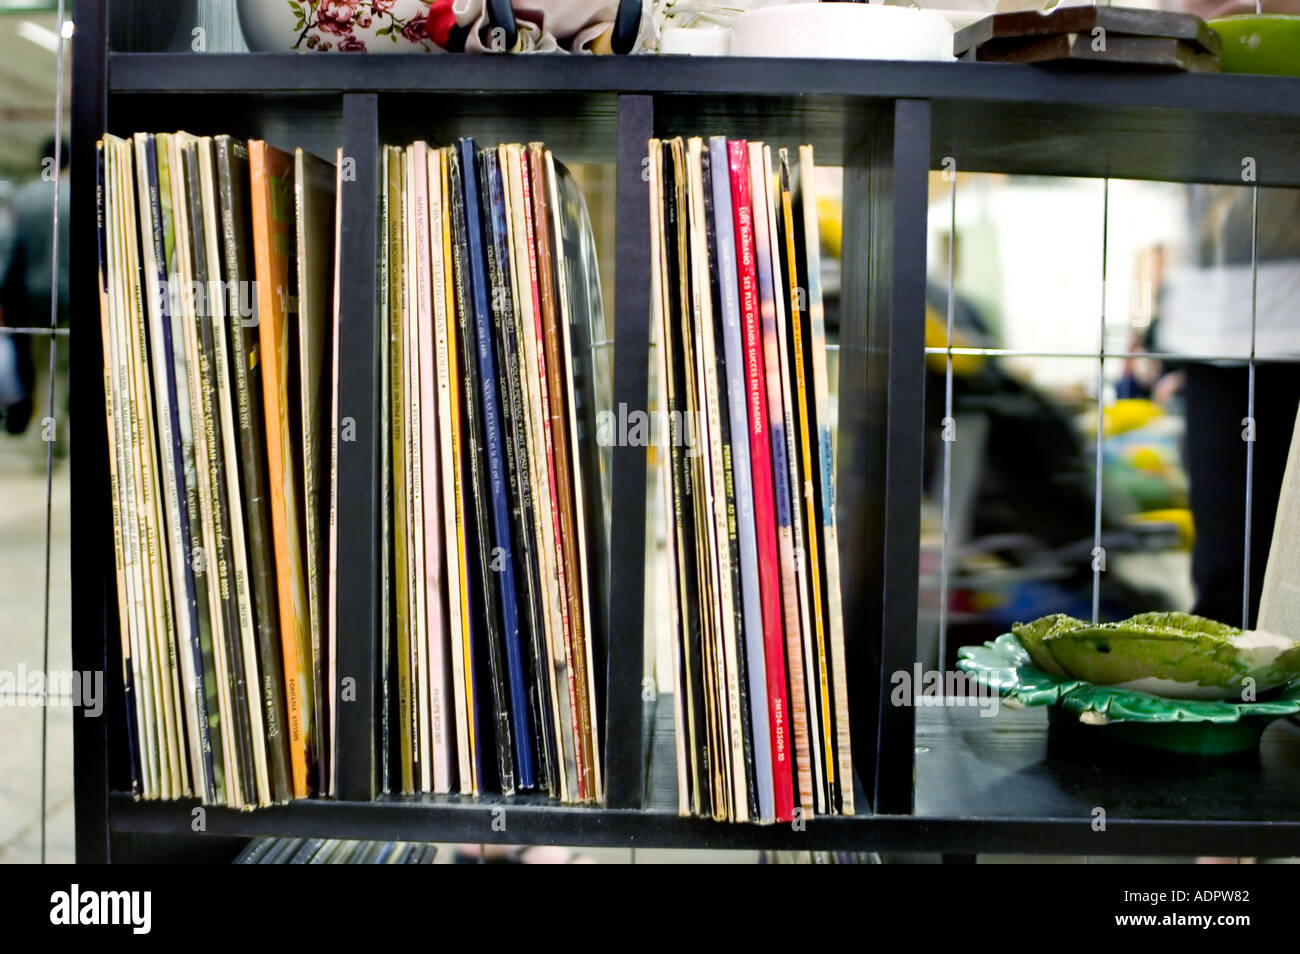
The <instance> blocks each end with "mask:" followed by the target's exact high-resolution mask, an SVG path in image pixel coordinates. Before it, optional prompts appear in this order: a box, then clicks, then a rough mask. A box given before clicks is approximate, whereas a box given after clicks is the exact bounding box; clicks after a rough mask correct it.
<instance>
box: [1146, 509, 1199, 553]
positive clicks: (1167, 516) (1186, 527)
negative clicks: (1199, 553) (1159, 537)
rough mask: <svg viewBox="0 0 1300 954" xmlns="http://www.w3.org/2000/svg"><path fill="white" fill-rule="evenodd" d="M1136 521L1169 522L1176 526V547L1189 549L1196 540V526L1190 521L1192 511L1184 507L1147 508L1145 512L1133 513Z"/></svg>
mask: <svg viewBox="0 0 1300 954" xmlns="http://www.w3.org/2000/svg"><path fill="white" fill-rule="evenodd" d="M1132 519H1133V520H1134V521H1136V522H1138V523H1170V524H1173V525H1174V526H1175V527H1177V528H1178V548H1179V549H1180V550H1190V549H1191V548H1192V543H1193V541H1195V540H1196V526H1195V525H1194V524H1193V523H1192V512H1191V511H1190V510H1188V509H1187V508H1186V507H1174V508H1171V509H1169V510H1148V511H1146V513H1139V514H1134V515H1133V518H1132Z"/></svg>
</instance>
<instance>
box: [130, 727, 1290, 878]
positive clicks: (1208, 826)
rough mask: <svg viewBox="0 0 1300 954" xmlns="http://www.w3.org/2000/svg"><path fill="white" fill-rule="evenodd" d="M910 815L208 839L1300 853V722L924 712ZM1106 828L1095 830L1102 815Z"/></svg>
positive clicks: (510, 817)
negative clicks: (1137, 736) (1213, 747)
mask: <svg viewBox="0 0 1300 954" xmlns="http://www.w3.org/2000/svg"><path fill="white" fill-rule="evenodd" d="M916 738H917V746H918V752H917V771H916V812H915V814H913V815H864V816H857V817H853V818H814V819H811V820H810V821H808V823H807V826H806V827H805V828H804V829H803V830H795V829H793V828H792V827H791V826H790V825H768V826H757V825H726V824H718V823H716V822H713V821H707V820H703V819H698V818H681V817H678V816H677V815H674V814H672V813H670V812H664V811H656V810H647V811H630V810H611V809H602V808H576V807H565V806H556V805H554V804H552V803H550V802H547V801H545V800H544V799H540V798H512V799H501V798H496V799H492V798H482V799H466V798H461V797H458V796H424V797H420V798H387V799H384V800H380V801H376V802H336V801H302V802H294V803H292V804H289V805H284V806H278V807H275V808H269V809H264V810H261V811H255V812H239V811H232V810H229V809H221V808H210V809H208V810H207V811H206V818H205V824H206V836H209V837H217V836H240V837H254V836H258V835H297V836H315V837H335V838H364V839H379V840H386V839H399V840H407V841H438V842H468V843H494V844H557V845H572V846H621V847H644V848H703V849H713V850H727V849H733V850H753V849H759V848H768V849H781V850H792V851H799V850H825V849H839V850H875V851H887V852H939V853H947V854H990V853H997V854H1003V853H1006V854H1021V853H1027V854H1036V853H1042V854H1063V855H1108V854H1112V855H1113V854H1122V855H1174V856H1188V855H1228V856H1258V857H1286V856H1295V855H1300V727H1297V726H1295V725H1293V724H1291V723H1289V722H1286V721H1283V722H1279V723H1277V724H1275V725H1274V726H1272V727H1271V728H1270V729H1269V730H1268V732H1266V733H1265V735H1264V741H1263V744H1262V746H1261V748H1260V750H1259V752H1258V753H1252V754H1250V755H1248V756H1234V757H1231V758H1218V759H1197V758H1188V757H1185V756H1177V757H1176V756H1165V755H1161V754H1159V753H1155V752H1148V751H1136V752H1119V751H1114V750H1110V751H1107V750H1098V749H1097V748H1096V747H1086V746H1085V747H1082V748H1081V747H1079V746H1073V747H1071V746H1062V745H1061V744H1060V743H1059V742H1058V741H1057V740H1056V739H1055V738H1054V737H1052V738H1049V736H1048V733H1047V722H1046V713H1045V711H1044V710H1041V709H1038V710H1019V711H1013V710H1007V709H1003V710H1002V711H1001V712H999V713H998V715H996V716H994V717H989V718H981V717H980V715H979V712H978V710H976V709H974V708H964V709H963V708H947V709H921V710H919V711H918V712H917V736H916ZM194 807H195V805H194V803H192V802H165V803H160V802H143V801H137V800H134V799H132V798H131V797H130V796H127V795H113V796H111V797H110V803H109V826H110V828H111V830H112V831H114V832H118V833H135V834H149V835H169V836H189V835H191V834H192V828H191V824H192V822H193V818H194V816H193V810H194ZM1098 808H1100V809H1103V810H1104V811H1105V829H1104V830H1097V828H1096V827H1094V825H1095V822H1096V821H1097V819H1098V817H1099V816H1098V815H1097V813H1096V812H1095V811H1094V810H1095V809H1098Z"/></svg>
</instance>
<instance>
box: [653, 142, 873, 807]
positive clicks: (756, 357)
mask: <svg viewBox="0 0 1300 954" xmlns="http://www.w3.org/2000/svg"><path fill="white" fill-rule="evenodd" d="M648 173H649V175H648V178H649V184H650V221H651V230H650V231H651V234H650V243H651V260H652V262H653V268H652V283H651V307H652V310H653V319H652V324H653V326H654V328H655V330H656V334H657V336H658V339H659V340H658V345H659V346H658V347H657V349H656V350H657V353H658V360H657V367H656V373H657V375H658V377H659V381H658V394H659V396H660V405H661V411H666V412H667V414H666V420H667V423H668V429H669V434H668V437H669V439H670V447H669V449H668V450H669V453H668V454H667V463H666V473H665V474H664V475H663V481H662V491H663V494H664V506H663V511H664V513H665V515H666V522H667V524H668V526H666V528H665V534H666V539H667V541H668V552H669V559H668V574H669V576H670V580H669V583H668V586H667V588H666V589H667V592H668V593H669V595H670V603H671V606H670V610H671V614H672V620H671V631H672V634H673V650H674V669H675V672H674V693H673V697H674V698H673V703H674V707H675V712H674V720H675V727H676V732H675V738H676V755H677V758H676V763H677V792H678V811H679V813H680V814H683V815H688V814H694V815H702V816H706V817H708V816H711V817H712V818H714V819H717V820H720V821H722V820H731V821H753V822H760V823H769V822H785V821H791V820H793V819H795V818H796V813H799V814H801V815H802V816H803V817H807V816H809V815H812V814H814V813H819V814H820V813H842V814H846V815H851V814H853V767H852V762H851V759H850V754H849V753H850V747H849V719H848V692H847V686H846V682H845V679H846V673H845V658H844V620H843V613H842V610H841V600H840V579H839V578H840V572H839V548H838V541H837V535H836V526H835V500H834V492H835V491H834V458H833V448H832V444H831V422H830V400H829V382H828V374H827V361H826V331H825V324H824V318H823V303H822V292H821V284H820V270H821V265H820V248H819V244H818V242H819V235H818V225H817V205H816V190H815V182H814V165H813V153H812V147H810V146H803V147H802V148H801V149H800V150H799V155H798V162H797V166H795V167H793V168H792V165H791V162H790V159H789V156H788V154H787V152H786V150H784V149H781V150H779V151H778V153H777V164H776V166H775V170H774V167H773V162H772V151H771V149H770V147H768V146H765V145H763V144H762V143H757V142H744V141H740V140H727V139H725V138H723V137H720V136H715V137H713V138H711V139H709V140H708V141H707V142H705V141H704V140H702V139H700V138H691V139H686V140H683V139H680V138H678V139H671V140H662V141H661V140H658V139H654V140H651V141H650V143H649V162H648Z"/></svg>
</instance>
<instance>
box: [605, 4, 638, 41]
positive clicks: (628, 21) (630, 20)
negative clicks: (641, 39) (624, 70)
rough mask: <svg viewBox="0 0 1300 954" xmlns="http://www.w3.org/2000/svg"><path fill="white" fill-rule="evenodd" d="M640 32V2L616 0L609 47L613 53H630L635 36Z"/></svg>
mask: <svg viewBox="0 0 1300 954" xmlns="http://www.w3.org/2000/svg"><path fill="white" fill-rule="evenodd" d="M640 31H641V0H618V12H617V13H615V14H614V33H613V35H612V36H611V37H610V41H609V45H610V47H611V48H612V49H613V50H614V52H615V53H631V52H632V47H633V46H635V45H636V35H637V33H639V32H640Z"/></svg>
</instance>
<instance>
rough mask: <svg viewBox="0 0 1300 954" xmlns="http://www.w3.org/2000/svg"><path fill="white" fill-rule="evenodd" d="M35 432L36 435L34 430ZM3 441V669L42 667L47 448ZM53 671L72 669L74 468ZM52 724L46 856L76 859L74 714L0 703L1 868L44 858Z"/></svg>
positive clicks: (53, 621) (58, 510) (63, 521)
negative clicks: (43, 805) (45, 719)
mask: <svg viewBox="0 0 1300 954" xmlns="http://www.w3.org/2000/svg"><path fill="white" fill-rule="evenodd" d="M32 430H35V426H34V425H33V428H32ZM33 436H34V435H33V434H32V433H28V434H26V435H24V436H23V437H21V438H14V437H11V436H9V435H0V669H3V670H8V671H10V672H13V671H15V670H17V669H18V667H19V666H23V667H25V668H26V669H27V670H32V669H40V668H41V667H42V643H43V637H44V608H45V458H44V444H42V443H41V442H40V441H39V440H35V441H34V440H33V439H32V438H33ZM51 500H52V503H53V508H52V513H51V518H52V521H51V540H52V548H51V551H50V637H49V638H50V643H49V646H50V656H49V669H50V670H59V669H68V668H70V666H71V642H70V639H71V631H72V630H71V614H70V609H69V606H70V600H71V595H72V594H71V581H70V576H71V571H70V567H69V548H70V544H69V527H68V465H67V462H66V460H64V461H61V462H56V464H55V467H54V473H53V482H52V497H51ZM43 714H44V715H46V716H48V725H47V727H46V732H47V735H46V740H45V745H44V754H45V760H46V765H45V770H46V777H45V793H46V851H45V860H46V861H49V862H71V861H72V860H73V859H74V843H73V810H72V710H71V709H70V708H68V707H66V706H50V707H49V708H48V709H46V710H44V712H43V710H42V709H41V708H40V707H39V706H26V705H15V704H14V700H0V862H3V863H14V862H37V861H40V860H41V784H42V783H41V756H42V744H41V721H42V715H43Z"/></svg>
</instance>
